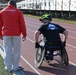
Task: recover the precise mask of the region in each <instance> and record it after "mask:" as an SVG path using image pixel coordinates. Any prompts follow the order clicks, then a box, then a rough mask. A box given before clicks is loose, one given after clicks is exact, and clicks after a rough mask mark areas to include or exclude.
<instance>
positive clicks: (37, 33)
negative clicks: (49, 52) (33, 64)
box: [34, 30, 40, 48]
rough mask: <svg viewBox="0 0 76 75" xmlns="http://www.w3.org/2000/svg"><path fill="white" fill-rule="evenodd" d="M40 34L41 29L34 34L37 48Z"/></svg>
mask: <svg viewBox="0 0 76 75" xmlns="http://www.w3.org/2000/svg"><path fill="white" fill-rule="evenodd" d="M39 35H40V31H38V30H37V31H36V32H35V34H34V40H35V48H39V47H40V45H39Z"/></svg>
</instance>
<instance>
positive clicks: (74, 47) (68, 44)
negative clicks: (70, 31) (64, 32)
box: [66, 44, 76, 48]
mask: <svg viewBox="0 0 76 75" xmlns="http://www.w3.org/2000/svg"><path fill="white" fill-rule="evenodd" d="M66 45H67V46H70V47H72V48H76V47H75V46H72V45H70V44H66Z"/></svg>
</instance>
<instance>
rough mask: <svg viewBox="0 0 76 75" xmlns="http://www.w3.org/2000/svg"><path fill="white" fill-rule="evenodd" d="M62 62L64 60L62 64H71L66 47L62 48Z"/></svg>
mask: <svg viewBox="0 0 76 75" xmlns="http://www.w3.org/2000/svg"><path fill="white" fill-rule="evenodd" d="M61 62H62V65H64V66H68V64H69V58H68V54H67V51H66V49H65V48H63V49H62V50H61Z"/></svg>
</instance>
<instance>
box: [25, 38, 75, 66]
mask: <svg viewBox="0 0 76 75" xmlns="http://www.w3.org/2000/svg"><path fill="white" fill-rule="evenodd" d="M26 39H27V40H29V41H30V42H32V43H34V41H33V40H31V39H29V38H26ZM72 47H73V46H72ZM69 63H70V64H72V65H74V66H76V64H74V63H73V62H71V61H69Z"/></svg>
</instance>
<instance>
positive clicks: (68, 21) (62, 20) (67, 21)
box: [24, 14, 76, 25]
mask: <svg viewBox="0 0 76 75" xmlns="http://www.w3.org/2000/svg"><path fill="white" fill-rule="evenodd" d="M24 15H25V16H28V17H33V18H40V16H35V15H30V14H24ZM53 21H55V22H62V23H67V24H74V25H75V24H76V21H74V20H65V19H59V18H53Z"/></svg>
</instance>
